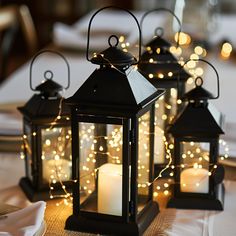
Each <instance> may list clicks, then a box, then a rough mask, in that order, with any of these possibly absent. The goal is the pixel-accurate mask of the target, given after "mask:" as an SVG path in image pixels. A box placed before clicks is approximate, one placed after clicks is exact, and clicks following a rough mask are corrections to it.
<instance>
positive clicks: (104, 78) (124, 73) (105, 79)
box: [66, 66, 164, 116]
mask: <svg viewBox="0 0 236 236" xmlns="http://www.w3.org/2000/svg"><path fill="white" fill-rule="evenodd" d="M163 92H164V91H163V90H157V89H156V88H155V87H154V86H153V85H152V84H151V83H150V82H148V80H147V79H146V78H145V77H143V76H142V75H141V74H140V73H139V72H138V71H137V70H136V69H135V68H134V67H133V66H132V67H130V68H128V69H127V70H118V69H117V68H114V67H111V66H105V67H100V68H99V69H96V70H95V71H94V72H93V73H92V74H91V75H90V76H89V78H88V79H87V80H86V81H85V82H84V84H83V85H82V86H81V87H80V88H79V89H78V90H77V92H76V93H75V94H74V95H73V96H72V97H70V98H68V99H67V100H66V102H67V103H68V104H70V105H74V106H76V107H78V108H79V109H83V110H84V111H88V112H92V113H104V114H108V113H109V114H120V115H122V116H126V115H128V114H130V113H132V114H133V113H136V112H137V111H138V110H140V109H142V108H143V107H145V106H146V105H147V104H149V103H150V102H152V101H154V100H156V99H157V98H158V97H159V96H160V95H161V94H162V93H163Z"/></svg>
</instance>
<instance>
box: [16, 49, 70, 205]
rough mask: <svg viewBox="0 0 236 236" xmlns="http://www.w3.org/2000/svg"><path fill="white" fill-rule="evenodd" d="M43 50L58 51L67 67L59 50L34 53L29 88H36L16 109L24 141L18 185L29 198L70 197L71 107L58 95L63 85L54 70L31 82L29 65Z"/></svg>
mask: <svg viewBox="0 0 236 236" xmlns="http://www.w3.org/2000/svg"><path fill="white" fill-rule="evenodd" d="M43 53H53V54H56V55H59V56H60V57H61V58H62V59H63V60H64V61H65V62H66V67H67V72H68V84H67V86H66V87H65V89H67V88H69V84H70V71H69V64H68V62H67V60H66V59H65V57H64V56H63V55H61V54H60V53H58V52H54V51H51V50H44V51H40V52H39V53H37V54H36V55H35V56H34V58H33V59H32V61H31V64H30V88H31V89H32V90H33V91H37V92H38V93H35V94H34V95H33V96H32V97H31V98H30V100H29V101H28V102H27V103H26V104H25V105H24V106H22V107H19V108H18V109H19V111H20V112H21V113H22V114H23V133H24V135H23V141H24V158H25V169H26V177H23V178H22V179H21V180H20V186H21V188H22V189H23V191H24V192H25V194H26V196H27V197H28V198H29V199H30V200H31V201H38V200H42V199H44V200H46V199H50V198H53V197H54V196H58V194H59V196H61V197H62V196H66V198H68V197H69V195H70V194H69V193H68V192H67V190H66V187H68V186H69V185H71V182H70V180H71V175H72V173H71V172H72V167H71V166H72V161H71V159H72V157H71V128H70V118H69V115H70V109H69V107H68V106H67V105H66V104H65V103H64V100H63V99H64V98H63V97H62V96H61V95H60V91H61V90H63V87H62V86H61V85H60V84H58V83H56V82H55V81H53V80H52V77H53V72H52V71H49V70H47V71H45V72H44V80H43V82H42V83H41V84H40V85H38V86H37V87H36V88H33V86H32V68H33V63H34V62H35V60H36V58H38V57H39V56H40V55H41V54H43Z"/></svg>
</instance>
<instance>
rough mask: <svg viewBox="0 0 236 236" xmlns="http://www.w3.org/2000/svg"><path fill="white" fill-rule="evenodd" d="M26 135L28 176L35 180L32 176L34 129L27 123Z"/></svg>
mask: <svg viewBox="0 0 236 236" xmlns="http://www.w3.org/2000/svg"><path fill="white" fill-rule="evenodd" d="M24 133H25V135H26V137H25V139H24V142H25V154H26V165H27V169H26V171H27V177H28V178H29V179H30V180H31V181H33V176H32V173H33V172H32V131H31V127H30V125H28V124H27V123H26V124H25V131H24Z"/></svg>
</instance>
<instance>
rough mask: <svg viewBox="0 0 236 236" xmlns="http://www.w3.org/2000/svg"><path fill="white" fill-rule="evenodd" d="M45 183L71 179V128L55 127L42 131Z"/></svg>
mask: <svg viewBox="0 0 236 236" xmlns="http://www.w3.org/2000/svg"><path fill="white" fill-rule="evenodd" d="M41 135H42V140H41V141H42V154H41V159H42V176H43V182H44V183H45V184H46V183H51V182H52V183H53V182H55V181H59V182H60V181H68V180H70V179H71V176H72V173H71V170H72V169H71V166H72V161H71V159H72V157H71V130H70V128H69V127H53V128H44V129H42V130H41Z"/></svg>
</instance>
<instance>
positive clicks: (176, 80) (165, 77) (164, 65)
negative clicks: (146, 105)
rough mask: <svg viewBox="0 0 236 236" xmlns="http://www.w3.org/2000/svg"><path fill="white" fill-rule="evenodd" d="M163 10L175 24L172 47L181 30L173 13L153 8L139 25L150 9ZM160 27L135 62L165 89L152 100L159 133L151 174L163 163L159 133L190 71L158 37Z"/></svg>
mask: <svg viewBox="0 0 236 236" xmlns="http://www.w3.org/2000/svg"><path fill="white" fill-rule="evenodd" d="M155 11H167V12H169V13H171V14H172V15H173V16H174V17H175V18H176V20H177V22H178V24H179V31H178V34H177V35H178V40H177V45H176V48H178V47H179V45H178V42H179V37H180V33H181V23H180V21H179V19H178V18H177V16H176V15H175V14H174V13H173V12H172V11H170V10H168V9H165V8H159V9H154V10H151V11H148V12H146V13H145V14H144V15H143V17H142V19H141V23H140V25H141V26H142V25H143V22H144V19H145V18H146V17H147V16H148V15H149V14H150V13H152V12H155ZM163 33H164V30H163V28H161V27H158V28H156V30H155V36H154V38H153V39H152V40H151V41H150V42H149V43H147V45H146V46H145V49H146V50H145V51H144V52H143V53H142V56H141V59H140V62H139V65H138V66H139V71H140V72H141V73H142V74H143V75H144V76H145V77H146V78H148V80H149V81H150V82H151V83H152V84H153V85H154V86H155V87H156V88H163V89H165V90H166V92H165V94H164V95H163V96H162V97H161V98H160V99H159V100H158V101H157V103H156V106H155V107H156V120H155V130H156V132H157V133H161V134H162V135H160V136H158V137H157V139H156V140H155V149H156V150H155V157H154V161H155V164H156V165H155V174H157V173H158V172H159V171H160V170H161V169H163V167H164V166H165V164H166V162H167V160H166V158H165V145H164V141H163V137H162V136H163V134H164V135H166V136H167V134H166V127H167V125H168V124H170V122H171V121H172V120H173V118H174V117H175V116H176V114H177V112H178V111H180V109H181V108H182V107H181V100H180V99H179V98H181V97H182V96H183V94H184V93H185V82H186V80H187V79H188V78H189V77H190V75H189V74H188V73H187V72H186V71H185V70H184V69H183V67H182V66H181V65H180V63H179V62H178V60H177V59H176V58H175V56H174V55H173V54H172V53H171V52H170V46H171V45H170V43H169V42H167V41H166V40H165V39H163V38H162V35H163Z"/></svg>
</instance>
